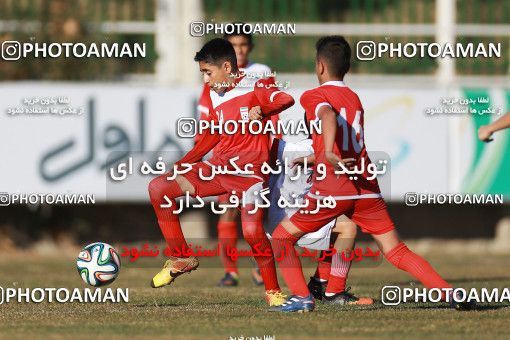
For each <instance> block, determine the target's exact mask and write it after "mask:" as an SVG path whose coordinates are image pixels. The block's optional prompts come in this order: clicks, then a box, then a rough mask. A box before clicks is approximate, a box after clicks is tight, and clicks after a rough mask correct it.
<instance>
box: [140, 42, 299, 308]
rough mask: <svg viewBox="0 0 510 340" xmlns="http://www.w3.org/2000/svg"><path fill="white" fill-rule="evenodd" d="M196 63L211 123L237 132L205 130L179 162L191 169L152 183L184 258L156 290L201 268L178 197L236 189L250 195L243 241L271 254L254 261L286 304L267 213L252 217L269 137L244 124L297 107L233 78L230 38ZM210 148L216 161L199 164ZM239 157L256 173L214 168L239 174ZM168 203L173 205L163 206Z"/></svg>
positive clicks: (264, 85) (275, 297) (259, 84)
mask: <svg viewBox="0 0 510 340" xmlns="http://www.w3.org/2000/svg"><path fill="white" fill-rule="evenodd" d="M195 61H197V62H198V63H199V67H200V71H201V72H202V73H203V75H204V83H206V84H207V85H208V86H209V88H210V90H209V99H208V103H207V106H208V108H209V116H208V120H209V121H210V122H211V123H215V124H216V125H223V124H225V125H226V123H227V122H228V123H231V124H230V125H231V126H232V125H233V126H237V127H238V129H237V132H235V133H233V134H226V133H220V134H218V133H215V131H211V130H210V129H205V130H204V131H202V133H204V136H203V137H202V138H201V139H200V140H199V141H198V143H197V144H195V146H194V147H193V149H192V150H191V151H190V152H188V153H187V154H186V155H185V156H184V157H183V158H182V159H181V160H180V161H178V162H176V164H177V165H178V166H181V165H182V164H184V163H187V164H192V165H191V169H188V170H189V171H187V172H186V173H184V174H182V175H178V176H176V177H175V179H173V180H169V178H168V177H169V174H165V175H162V176H159V177H157V178H155V179H153V180H152V181H151V182H150V184H149V195H150V199H151V203H152V205H153V207H154V210H155V212H156V215H157V218H158V223H159V226H160V228H161V231H162V233H163V235H164V237H165V240H166V242H167V244H168V246H169V248H170V249H172V250H178V252H180V253H181V256H176V257H170V259H169V260H168V261H167V262H166V263H165V266H164V267H163V269H162V270H161V271H160V272H159V273H158V274H156V276H154V278H153V279H152V282H151V286H152V287H154V288H157V287H162V286H165V285H168V284H170V283H171V282H172V281H173V280H174V279H175V278H176V277H178V276H179V275H181V274H182V273H185V272H190V271H192V270H194V269H196V268H197V267H198V260H197V259H196V258H195V257H192V256H191V257H184V256H182V254H185V253H186V252H187V251H188V250H189V248H188V245H187V244H186V240H185V239H184V236H183V234H182V230H181V226H180V223H179V217H178V216H177V215H176V214H174V211H175V210H176V201H175V199H176V198H177V197H180V196H183V195H184V194H185V192H189V193H190V194H191V195H193V196H200V197H207V196H217V195H222V194H225V193H232V192H233V191H235V192H236V194H237V195H243V194H244V195H245V197H246V204H245V206H243V207H241V219H242V228H243V236H244V238H245V239H246V241H247V242H248V244H250V246H251V247H252V248H254V247H255V246H258V247H259V249H256V251H257V252H259V251H260V252H262V253H264V254H270V255H271V256H259V257H256V259H255V260H256V261H257V264H258V266H259V268H260V272H261V275H262V277H263V280H264V284H265V288H266V298H267V300H268V302H269V304H270V305H278V304H280V303H281V302H282V294H281V291H280V288H279V286H278V281H277V277H276V269H275V264H274V258H273V256H272V251H271V244H270V243H269V240H268V239H267V236H266V235H265V233H264V229H263V225H262V218H263V211H262V210H260V209H259V210H258V211H256V213H255V214H249V213H248V211H250V210H254V209H253V207H254V199H255V196H256V195H255V194H254V192H255V191H260V190H261V189H262V187H263V182H264V177H263V175H262V173H261V166H262V164H263V163H264V162H266V161H267V160H268V158H269V148H268V145H269V140H268V139H269V136H268V135H267V134H263V133H259V134H252V133H250V132H249V131H248V133H244V134H243V133H242V131H243V129H241V126H240V125H241V123H242V122H246V121H249V120H254V119H267V118H268V117H269V116H271V115H272V114H276V113H279V112H281V111H283V110H285V109H287V108H289V107H290V106H292V105H293V104H294V99H293V98H292V97H291V96H290V95H288V94H286V93H284V92H282V91H279V90H278V89H276V88H274V87H273V86H271V85H272V84H271V83H270V81H268V80H264V79H263V80H258V81H256V82H250V81H248V80H246V79H245V78H243V77H234V78H233V77H231V76H230V75H231V74H238V67H237V60H236V54H235V51H234V48H233V47H232V44H230V43H229V42H228V41H227V40H224V39H219V38H218V39H213V40H211V41H209V42H207V43H206V44H205V45H204V46H203V47H202V49H201V50H200V51H199V52H197V54H196V56H195ZM210 150H213V156H212V157H211V159H209V160H208V161H205V162H200V161H199V160H200V159H201V158H202V157H203V156H204V155H205V154H206V153H208V152H209V151H210ZM236 157H238V159H237V161H236V164H237V166H238V167H240V168H241V169H247V168H249V169H250V170H251V171H253V175H246V174H243V175H235V174H218V173H216V175H214V174H213V169H216V168H217V167H219V166H221V167H222V168H225V167H226V168H227V169H229V170H232V171H235V168H234V167H233V166H232V165H231V163H230V160H231V159H233V158H236ZM211 174H213V178H212V179H211V180H209V181H206V180H204V179H202V178H203V176H211ZM201 177H202V178H201ZM165 201H167V202H168V201H169V202H170V203H171V204H167V207H162V203H164V202H165ZM168 205H170V206H169V207H168ZM254 250H255V249H254Z"/></svg>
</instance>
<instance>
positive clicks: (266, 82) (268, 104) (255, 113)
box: [250, 79, 294, 119]
mask: <svg viewBox="0 0 510 340" xmlns="http://www.w3.org/2000/svg"><path fill="white" fill-rule="evenodd" d="M254 92H255V96H256V97H257V100H258V102H259V103H260V105H257V106H254V107H253V108H251V110H250V119H262V118H264V117H269V116H272V115H275V114H278V113H280V112H282V111H284V110H286V109H288V108H289V107H291V106H292V105H294V98H292V96H291V95H290V94H288V93H285V92H283V91H280V90H279V89H278V88H277V87H276V86H275V84H274V80H271V79H261V80H259V81H257V82H256V83H255V89H254Z"/></svg>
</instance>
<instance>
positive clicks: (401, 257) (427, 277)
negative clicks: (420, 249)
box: [385, 242, 452, 289]
mask: <svg viewBox="0 0 510 340" xmlns="http://www.w3.org/2000/svg"><path fill="white" fill-rule="evenodd" d="M385 256H386V259H387V260H388V261H389V262H390V263H391V264H393V265H394V266H395V267H397V268H399V269H402V270H405V271H406V272H408V273H409V274H411V275H412V276H414V277H415V278H416V279H418V280H419V281H420V282H421V283H422V284H423V285H424V286H425V287H427V288H439V289H443V288H452V286H450V285H449V284H448V282H446V281H445V280H443V278H442V277H441V276H440V275H439V274H438V273H437V272H436V271H435V270H434V268H432V266H431V265H430V264H429V263H428V262H427V261H425V259H424V258H422V257H421V256H419V255H416V254H415V253H413V252H412V251H411V250H409V248H407V246H406V245H405V244H404V243H403V242H400V243H399V244H398V245H397V246H396V247H395V248H393V249H392V250H390V251H389V252H388V253H387V254H385Z"/></svg>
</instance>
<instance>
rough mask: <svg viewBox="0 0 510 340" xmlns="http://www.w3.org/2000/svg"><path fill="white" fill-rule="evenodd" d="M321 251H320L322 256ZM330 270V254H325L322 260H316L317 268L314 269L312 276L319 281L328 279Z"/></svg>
mask: <svg viewBox="0 0 510 340" xmlns="http://www.w3.org/2000/svg"><path fill="white" fill-rule="evenodd" d="M322 255H323V252H321V257H320V258H322ZM330 272H331V256H326V257H325V258H324V260H319V261H318V262H317V269H315V274H314V275H313V277H314V278H316V279H317V280H320V281H323V282H324V281H328V280H329V273H330Z"/></svg>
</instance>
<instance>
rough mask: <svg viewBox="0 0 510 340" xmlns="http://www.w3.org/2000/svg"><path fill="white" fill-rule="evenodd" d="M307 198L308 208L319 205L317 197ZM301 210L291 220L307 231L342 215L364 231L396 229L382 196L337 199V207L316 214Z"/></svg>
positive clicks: (374, 231) (380, 232)
mask: <svg viewBox="0 0 510 340" xmlns="http://www.w3.org/2000/svg"><path fill="white" fill-rule="evenodd" d="M307 198H308V200H309V202H310V204H309V205H308V207H307V208H306V210H308V211H313V210H314V209H316V207H317V199H315V198H312V197H309V196H307ZM301 211H302V210H299V211H297V212H296V213H295V214H294V215H292V216H291V217H290V221H291V222H292V223H293V224H294V225H295V226H297V227H298V228H299V229H300V230H302V231H303V232H305V233H310V232H314V231H317V230H319V229H320V228H322V227H323V226H324V225H326V224H327V223H329V222H330V221H331V220H332V219H334V218H336V217H338V216H340V215H346V216H347V217H349V218H350V219H351V220H352V221H353V222H354V223H356V224H357V225H358V226H359V227H360V228H361V231H363V232H364V233H368V234H376V235H377V234H384V233H387V232H388V231H391V230H393V229H395V225H394V224H393V221H392V220H391V217H390V215H389V214H388V210H387V208H386V203H384V200H383V199H382V198H360V199H350V200H337V201H336V207H335V208H320V209H319V211H318V212H317V213H315V214H303V213H301Z"/></svg>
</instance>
